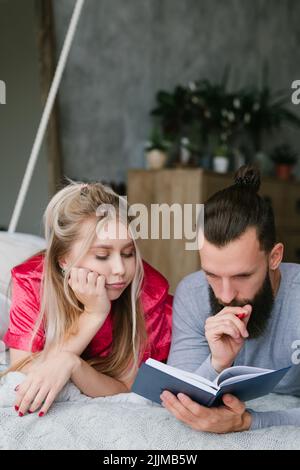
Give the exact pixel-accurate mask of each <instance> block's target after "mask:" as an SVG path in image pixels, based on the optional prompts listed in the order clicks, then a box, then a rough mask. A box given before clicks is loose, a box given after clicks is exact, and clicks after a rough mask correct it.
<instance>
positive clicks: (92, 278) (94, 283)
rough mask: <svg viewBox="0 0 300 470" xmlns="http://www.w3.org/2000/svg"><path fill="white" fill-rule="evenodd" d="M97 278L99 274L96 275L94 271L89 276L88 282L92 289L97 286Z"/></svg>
mask: <svg viewBox="0 0 300 470" xmlns="http://www.w3.org/2000/svg"><path fill="white" fill-rule="evenodd" d="M97 278H98V273H95V272H94V271H90V272H89V273H88V275H87V282H88V284H89V286H90V287H92V288H96V286H97Z"/></svg>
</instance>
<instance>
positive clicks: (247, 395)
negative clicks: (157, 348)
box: [131, 359, 291, 407]
mask: <svg viewBox="0 0 300 470" xmlns="http://www.w3.org/2000/svg"><path fill="white" fill-rule="evenodd" d="M290 367H291V366H289V367H285V368H283V369H279V370H269V369H258V368H255V367H242V366H238V367H231V368H229V369H226V370H224V371H223V372H222V373H221V374H219V376H218V378H217V380H216V381H214V382H210V381H209V380H207V379H203V378H201V377H200V376H198V375H196V374H192V373H189V372H185V371H181V370H180V369H175V368H174V367H170V366H167V365H165V364H163V363H159V362H158V361H155V360H153V359H150V360H148V361H147V362H146V363H143V364H142V365H141V367H140V369H139V372H138V374H137V377H136V379H135V382H134V384H133V387H132V390H131V391H132V392H134V393H136V394H138V395H141V396H143V397H144V398H147V399H149V400H151V401H154V402H156V403H159V404H160V403H161V400H160V395H161V393H162V392H163V391H164V390H168V391H170V392H172V393H173V394H174V395H177V394H178V393H184V394H185V395H187V396H189V397H190V398H191V399H192V400H193V401H195V402H197V403H199V404H201V405H204V406H208V407H210V406H218V405H219V404H221V403H222V400H221V397H222V395H224V394H225V393H231V394H232V395H235V396H236V397H237V398H239V399H240V400H242V401H248V400H252V399H254V398H258V397H261V396H264V395H267V394H268V393H271V392H272V391H273V389H274V387H275V386H276V385H277V384H278V383H279V382H280V380H281V379H282V378H283V377H284V375H285V374H286V373H287V372H288V370H289V369H290ZM235 373H236V375H235Z"/></svg>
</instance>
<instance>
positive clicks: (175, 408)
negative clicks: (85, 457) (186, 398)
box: [160, 391, 193, 425]
mask: <svg viewBox="0 0 300 470" xmlns="http://www.w3.org/2000/svg"><path fill="white" fill-rule="evenodd" d="M160 398H161V400H162V402H163V404H164V406H165V408H167V410H168V411H170V413H172V414H173V415H174V416H175V418H177V419H179V420H180V421H183V422H184V423H186V424H189V425H191V424H192V421H193V414H192V413H191V412H190V411H189V410H187V409H186V408H185V406H183V404H182V403H180V401H179V400H178V399H177V398H176V397H175V396H174V395H173V394H172V393H170V392H166V391H165V392H163V393H162V395H161V397H160Z"/></svg>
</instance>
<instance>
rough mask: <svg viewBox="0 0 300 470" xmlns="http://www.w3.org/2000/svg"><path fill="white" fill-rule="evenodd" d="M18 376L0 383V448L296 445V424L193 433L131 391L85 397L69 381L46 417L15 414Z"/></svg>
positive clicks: (287, 399) (291, 401)
mask: <svg viewBox="0 0 300 470" xmlns="http://www.w3.org/2000/svg"><path fill="white" fill-rule="evenodd" d="M23 378H24V376H23V374H20V373H18V372H13V373H10V374H8V375H7V376H6V378H5V379H2V385H0V449H25V450H26V449H106V450H116V449H118V450H125V449H131V450H138V449H146V450H155V449H156V450H163V449H167V450H176V449H178V450H202V449H276V450H277V449H298V450H299V449H300V428H296V427H293V426H286V427H273V428H267V429H264V430H258V431H247V432H241V433H231V434H224V435H218V434H210V433H204V432H196V431H193V430H192V429H190V428H189V427H187V426H185V425H184V424H182V423H180V422H179V421H177V420H176V419H175V418H174V417H173V416H171V415H170V414H169V413H168V412H167V410H165V409H164V408H162V407H160V406H159V405H156V404H153V403H151V402H149V401H148V400H145V399H143V398H141V397H139V396H137V395H135V394H134V393H129V394H120V395H115V396H113V397H105V398H89V397H86V396H85V395H82V394H81V393H80V391H79V390H78V389H77V388H76V387H75V386H74V385H73V384H72V383H68V384H67V385H66V386H65V388H64V389H63V390H62V392H61V393H60V395H59V396H58V398H57V400H56V403H55V404H54V405H53V406H52V408H51V409H50V411H49V413H48V414H47V415H45V416H44V417H42V418H39V417H38V416H37V414H36V413H34V414H32V415H26V416H24V417H22V418H20V417H19V416H18V415H17V413H16V412H15V410H14V409H13V406H12V405H13V402H14V397H15V392H14V388H15V386H16V385H17V384H18V383H20V382H21V381H22V380H23ZM299 406H300V398H296V397H291V396H282V395H275V394H272V395H269V396H267V397H263V398H260V399H259V400H253V401H251V403H249V407H251V408H253V409H255V410H258V411H263V410H275V409H286V408H292V407H299Z"/></svg>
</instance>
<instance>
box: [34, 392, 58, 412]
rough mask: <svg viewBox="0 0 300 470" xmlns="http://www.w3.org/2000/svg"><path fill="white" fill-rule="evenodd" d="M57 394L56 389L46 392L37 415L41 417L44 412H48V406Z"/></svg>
mask: <svg viewBox="0 0 300 470" xmlns="http://www.w3.org/2000/svg"><path fill="white" fill-rule="evenodd" d="M57 395H58V391H55V390H50V392H49V393H48V395H47V396H46V398H45V401H44V403H43V405H42V407H41V409H40V411H39V416H40V417H42V416H44V415H45V414H46V413H48V410H49V408H50V406H51V405H52V404H53V402H54V400H55V398H56V397H57Z"/></svg>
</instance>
